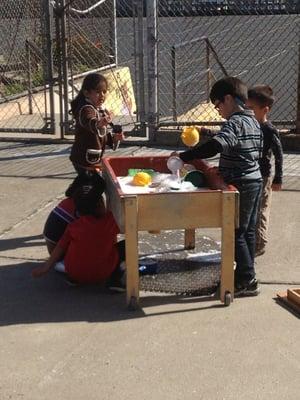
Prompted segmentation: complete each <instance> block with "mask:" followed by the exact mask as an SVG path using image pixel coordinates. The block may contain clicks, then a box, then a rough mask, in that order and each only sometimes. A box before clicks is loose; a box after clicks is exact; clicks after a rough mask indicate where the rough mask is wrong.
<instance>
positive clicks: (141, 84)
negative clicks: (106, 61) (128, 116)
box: [136, 0, 146, 136]
mask: <svg viewBox="0 0 300 400" xmlns="http://www.w3.org/2000/svg"><path fill="white" fill-rule="evenodd" d="M136 11H137V53H136V57H137V59H138V85H137V87H138V91H139V95H138V99H139V101H138V109H137V112H138V118H139V121H140V124H141V131H142V133H143V135H144V136H146V113H145V81H144V79H145V73H144V51H143V50H144V24H143V17H144V7H143V1H142V0H137V1H136Z"/></svg>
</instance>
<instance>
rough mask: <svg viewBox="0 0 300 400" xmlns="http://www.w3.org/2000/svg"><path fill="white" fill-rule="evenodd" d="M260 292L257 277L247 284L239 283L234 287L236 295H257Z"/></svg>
mask: <svg viewBox="0 0 300 400" xmlns="http://www.w3.org/2000/svg"><path fill="white" fill-rule="evenodd" d="M259 293H260V288H259V286H258V280H257V279H255V278H253V279H252V280H251V281H250V282H248V283H246V284H237V285H236V286H235V288H234V297H246V296H257V295H258V294H259Z"/></svg>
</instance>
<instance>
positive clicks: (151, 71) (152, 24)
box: [147, 0, 158, 141]
mask: <svg viewBox="0 0 300 400" xmlns="http://www.w3.org/2000/svg"><path fill="white" fill-rule="evenodd" d="M147 55H148V58H147V61H148V62H147V68H148V71H147V72H148V128H149V140H150V141H155V132H156V129H157V125H158V82H157V81H158V76H157V0H148V1H147Z"/></svg>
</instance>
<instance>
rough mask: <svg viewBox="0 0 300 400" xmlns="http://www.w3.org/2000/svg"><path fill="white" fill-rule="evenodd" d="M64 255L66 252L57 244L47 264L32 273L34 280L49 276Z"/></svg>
mask: <svg viewBox="0 0 300 400" xmlns="http://www.w3.org/2000/svg"><path fill="white" fill-rule="evenodd" d="M64 255H65V250H64V249H63V248H62V247H60V246H59V245H58V244H57V245H56V246H55V249H54V250H53V251H52V253H51V255H50V257H49V258H48V260H47V261H46V262H45V264H44V265H42V266H41V267H37V268H34V269H33V270H32V272H31V275H32V276H33V277H34V278H39V277H40V276H43V275H45V274H47V272H49V271H50V269H51V268H53V266H54V264H55V263H57V262H58V261H60V260H61V259H62V258H63V257H64Z"/></svg>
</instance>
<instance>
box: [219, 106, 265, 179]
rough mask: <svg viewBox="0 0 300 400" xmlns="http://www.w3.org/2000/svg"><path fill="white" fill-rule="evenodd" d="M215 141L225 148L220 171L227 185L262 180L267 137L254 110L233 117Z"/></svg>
mask: <svg viewBox="0 0 300 400" xmlns="http://www.w3.org/2000/svg"><path fill="white" fill-rule="evenodd" d="M213 139H214V140H216V141H218V142H219V143H220V145H221V146H222V152H221V154H220V161H219V170H220V173H221V175H222V176H223V178H224V180H225V182H228V183H234V182H237V181H245V180H251V181H252V180H261V173H260V168H259V164H258V159H259V157H260V154H261V152H262V147H263V136H262V132H261V129H260V125H259V123H258V121H257V120H256V119H255V117H254V113H253V111H251V110H244V111H241V112H237V113H234V114H232V116H231V117H230V118H229V120H228V121H227V122H225V123H224V125H223V127H222V129H221V131H220V132H219V133H218V134H217V135H215V136H214V138H213Z"/></svg>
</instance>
